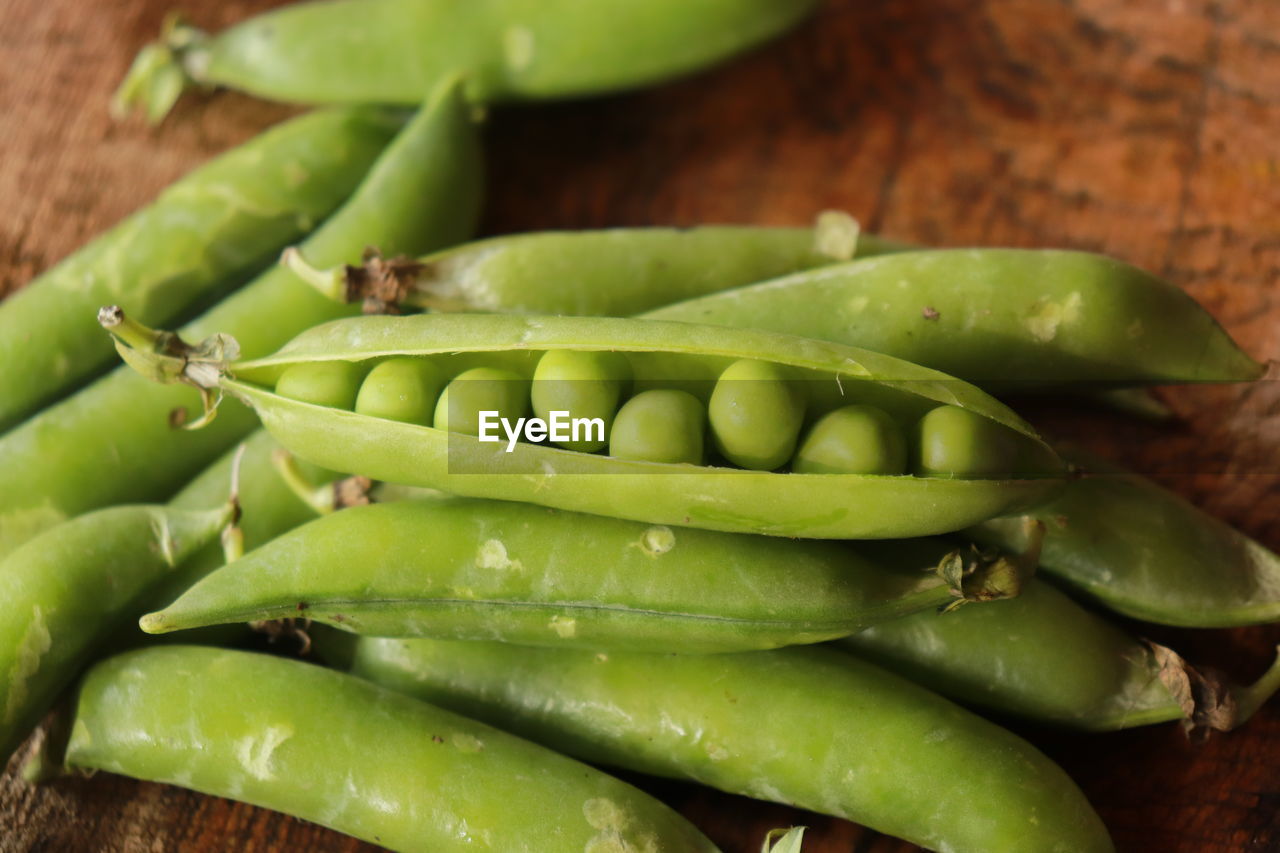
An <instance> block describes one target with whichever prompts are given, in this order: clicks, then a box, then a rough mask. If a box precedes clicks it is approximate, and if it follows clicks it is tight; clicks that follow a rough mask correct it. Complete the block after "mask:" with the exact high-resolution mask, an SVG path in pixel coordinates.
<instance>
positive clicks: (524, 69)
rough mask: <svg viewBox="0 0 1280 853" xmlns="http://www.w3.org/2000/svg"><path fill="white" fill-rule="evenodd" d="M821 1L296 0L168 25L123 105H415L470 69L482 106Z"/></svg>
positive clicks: (639, 82) (591, 89)
mask: <svg viewBox="0 0 1280 853" xmlns="http://www.w3.org/2000/svg"><path fill="white" fill-rule="evenodd" d="M814 5H815V2H814V0H693V2H690V0H651V2H648V3H633V2H629V0H496V2H484V3H475V2H463V3H459V2H450V0H360V1H359V2H357V0H336V2H334V0H331V2H311V3H295V4H293V5H290V6H286V7H284V8H281V9H277V10H274V11H271V12H267V13H265V14H262V15H258V16H256V17H253V18H250V19H248V20H246V21H242V22H241V23H239V24H237V25H235V26H233V27H231V28H230V29H227V30H225V31H223V32H222V33H219V34H217V35H213V36H210V35H208V34H206V33H204V32H201V31H200V30H197V29H195V28H193V27H191V26H188V25H186V24H185V23H183V22H181V21H180V20H176V19H170V20H169V21H168V22H167V23H166V25H165V30H164V32H163V34H162V36H161V40H160V41H159V42H158V43H155V44H151V45H148V46H147V47H146V48H144V49H143V50H142V52H141V53H139V55H138V58H137V59H136V60H135V61H134V64H133V67H132V68H131V69H130V70H129V74H128V76H127V77H126V78H125V80H124V82H123V83H122V84H121V85H120V88H119V90H118V91H117V92H116V100H115V103H114V107H115V109H116V111H117V112H123V111H125V110H127V109H129V108H131V107H133V106H135V105H136V106H139V107H141V108H142V109H144V110H145V111H146V113H147V115H148V117H149V118H150V119H151V121H153V122H155V121H159V120H160V119H161V118H163V117H164V115H165V114H166V113H167V112H168V111H169V109H170V108H171V107H172V106H173V103H174V102H175V101H176V100H177V99H178V97H179V95H181V93H182V91H183V89H185V88H189V87H191V86H226V87H229V88H232V89H239V90H242V91H245V92H250V93H252V94H254V95H258V96H260V97H264V98H270V99H272V100H277V101H291V102H296V103H307V104H351V103H357V104H358V103H382V104H387V103H397V104H416V103H417V102H418V101H419V100H420V99H421V97H422V93H423V92H425V91H427V90H429V89H430V88H431V87H432V86H434V85H436V84H437V83H438V82H439V81H440V80H441V79H442V78H444V77H446V76H448V75H451V74H454V73H457V72H461V73H465V74H466V75H467V76H468V77H469V86H470V88H471V90H472V91H471V94H472V97H473V98H475V99H477V100H479V101H484V102H492V101H511V100H530V99H545V98H564V97H580V96H583V95H593V94H597V93H602V92H610V91H615V90H619V89H630V88H635V87H638V86H646V85H652V84H654V83H659V82H662V81H664V80H667V79H669V78H672V77H676V76H679V75H681V74H685V73H688V72H691V71H696V70H698V69H701V68H704V67H706V66H708V65H712V64H715V63H717V62H720V61H721V60H724V59H726V58H728V57H729V56H732V55H733V54H735V53H739V52H741V51H743V50H745V49H747V48H750V47H753V46H755V45H757V44H759V43H761V42H763V41H766V40H768V39H770V38H773V37H774V36H776V35H778V34H779V33H781V32H783V31H785V30H787V29H788V28H790V27H791V26H792V25H794V24H795V23H796V22H798V21H799V20H800V19H801V18H803V17H804V16H806V15H807V14H808V13H809V12H810V11H811V10H812V9H813V7H814Z"/></svg>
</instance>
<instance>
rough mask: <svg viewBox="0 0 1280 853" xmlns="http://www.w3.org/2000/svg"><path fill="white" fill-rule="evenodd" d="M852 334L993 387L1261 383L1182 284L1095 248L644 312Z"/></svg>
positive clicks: (830, 281)
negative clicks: (1185, 291)
mask: <svg viewBox="0 0 1280 853" xmlns="http://www.w3.org/2000/svg"><path fill="white" fill-rule="evenodd" d="M645 316H647V317H650V318H654V319H661V320H681V321H685V322H693V323H706V324H710V325H717V326H722V325H723V326H738V327H754V328H760V329H768V330H770V331H776V332H784V333H787V334H796V335H803V336H805V337H811V338H818V339H820V340H830V341H836V342H839V343H848V344H855V345H857V346H860V347H865V348H867V349H870V350H875V351H877V352H883V353H886V354H888V355H893V356H897V357H898V358H902V359H906V360H907V361H912V362H916V363H918V364H922V365H925V366H926V367H932V368H934V369H936V370H941V371H943V372H945V373H949V374H951V375H953V376H958V377H960V378H962V379H966V380H968V381H970V382H973V383H975V384H977V385H979V386H981V387H983V388H991V389H999V390H1002V391H1003V390H1010V391H1017V390H1035V389H1037V388H1044V387H1055V386H1057V387H1061V386H1062V385H1064V384H1069V383H1093V384H1095V385H1097V386H1115V385H1131V384H1151V383H1170V382H1223V381H1243V380H1251V379H1257V378H1258V377H1259V376H1261V375H1262V370H1263V368H1262V366H1261V365H1259V364H1258V363H1257V362H1255V361H1254V360H1253V359H1251V358H1249V357H1248V356H1247V355H1245V353H1243V352H1242V351H1241V350H1240V348H1239V347H1237V346H1236V344H1235V342H1234V341H1232V340H1231V337H1230V336H1229V335H1228V334H1227V333H1226V332H1225V331H1224V330H1223V329H1222V327H1221V326H1219V325H1218V323H1217V321H1215V320H1214V319H1213V318H1212V317H1211V316H1210V315H1209V314H1208V313H1207V312H1206V311H1205V310H1204V309H1203V308H1201V307H1200V306H1199V305H1198V304H1196V302H1195V300H1193V299H1192V298H1191V297H1189V296H1188V295H1187V294H1186V293H1184V292H1183V291H1182V290H1181V289H1179V288H1177V287H1174V286H1173V285H1170V284H1168V283H1167V282H1164V281H1162V280H1160V279H1158V278H1156V277H1154V276H1152V275H1150V274H1148V273H1146V272H1143V271H1142V270H1139V269H1137V268H1136V267H1132V266H1129V265H1128V264H1125V263H1122V262H1120V261H1117V260H1114V259H1112V258H1107V257H1104V256H1102V255H1094V254H1089V253H1086V252H1068V251H1058V250H1042V249H1037V250H1029V249H944V250H928V251H914V252H901V253H894V254H886V255H881V256H877V257H872V258H867V259H865V260H855V261H852V262H849V263H846V264H840V265H836V266H829V267H824V268H821V269H816V270H810V271H808V272H802V273H797V274H795V275H792V276H789V277H786V278H781V279H777V280H775V281H770V282H762V283H760V284H755V285H752V286H750V287H745V288H739V289H736V290H732V291H728V292H724V293H717V294H711V295H709V296H704V297H701V298H699V299H693V300H690V301H687V302H683V303H678V304H676V305H670V306H666V307H663V308H659V309H657V310H656V311H651V312H650V313H649V314H647V315H645Z"/></svg>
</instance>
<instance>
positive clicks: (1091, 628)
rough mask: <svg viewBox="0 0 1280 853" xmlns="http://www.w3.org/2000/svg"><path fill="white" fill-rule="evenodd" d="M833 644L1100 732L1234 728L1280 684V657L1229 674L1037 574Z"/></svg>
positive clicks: (946, 545)
mask: <svg viewBox="0 0 1280 853" xmlns="http://www.w3.org/2000/svg"><path fill="white" fill-rule="evenodd" d="M953 547H954V543H951V542H948V541H943V540H924V539H920V540H904V541H902V542H868V543H865V544H864V545H863V546H862V549H861V550H862V553H864V554H865V555H867V556H868V557H870V558H871V559H874V560H876V561H878V562H880V563H882V564H885V563H889V564H892V563H893V562H895V561H896V562H901V563H904V564H906V565H927V564H928V563H927V561H929V560H936V559H939V558H941V557H942V555H944V554H946V553H947V552H948V551H949V550H950V549H951V548H953ZM835 645H836V647H838V648H840V649H842V650H848V651H850V652H852V653H854V654H856V655H858V656H859V657H863V658H865V659H867V660H870V661H871V662H873V663H876V664H878V665H880V666H883V667H885V668H886V669H889V670H891V671H893V672H896V673H897V674H899V675H902V676H905V677H907V678H910V679H911V680H912V681H915V682H917V683H919V684H923V685H925V686H926V687H928V688H930V689H931V690H936V691H938V692H939V693H942V694H944V695H946V696H949V697H951V698H952V699H955V700H957V701H960V702H965V703H970V704H973V705H978V706H980V707H984V708H989V709H992V710H995V711H997V712H999V713H1004V714H1015V715H1018V716H1023V717H1028V718H1030V719H1034V720H1041V721H1044V722H1049V723H1053V724H1056V725H1062V726H1068V727H1071V728H1080V729H1090V730H1095V731H1106V730H1111V729H1122V728H1130V727H1132V726H1143V725H1148V724H1151V723H1160V722H1165V721H1168V720H1184V721H1186V722H1187V724H1189V725H1195V726H1201V727H1204V728H1211V729H1218V730H1223V731H1225V730H1229V729H1232V728H1235V727H1236V726H1238V725H1241V724H1242V723H1244V722H1245V721H1246V720H1247V719H1248V718H1249V717H1250V716H1251V715H1252V714H1253V713H1254V711H1256V710H1257V709H1258V708H1259V707H1260V706H1261V705H1262V703H1263V702H1264V701H1266V700H1267V699H1268V698H1269V697H1270V696H1271V695H1272V694H1273V693H1274V692H1275V690H1276V689H1277V688H1278V687H1280V663H1277V664H1273V665H1272V667H1271V668H1270V670H1268V672H1267V673H1266V674H1265V675H1264V676H1263V677H1262V678H1261V679H1260V680H1259V681H1258V682H1257V683H1256V684H1254V685H1252V686H1249V687H1242V686H1238V685H1233V684H1229V683H1227V682H1226V681H1225V680H1224V679H1223V678H1222V677H1221V676H1220V675H1218V674H1217V673H1214V672H1212V671H1209V670H1204V671H1201V670H1199V669H1197V668H1196V667H1194V666H1191V665H1189V664H1187V663H1186V662H1185V661H1183V660H1182V658H1181V657H1179V656H1178V655H1177V654H1176V653H1175V652H1173V651H1172V650H1170V649H1168V648H1165V647H1163V646H1158V645H1156V644H1154V643H1150V642H1145V641H1142V640H1139V639H1138V638H1136V637H1134V636H1133V635H1132V634H1130V633H1129V632H1127V631H1125V630H1123V629H1122V628H1120V627H1118V626H1116V625H1113V624H1112V623H1111V622H1109V621H1107V620H1106V619H1105V618H1103V617H1102V616H1100V615H1099V614H1097V613H1094V612H1093V611H1091V610H1088V609H1086V608H1084V607H1082V606H1080V605H1079V604H1077V603H1076V602H1075V601H1073V600H1072V599H1071V598H1069V597H1068V596H1067V595H1066V594H1064V593H1062V592H1061V591H1059V590H1058V589H1056V588H1054V587H1053V586H1052V585H1050V584H1048V583H1045V582H1043V581H1039V580H1035V579H1032V580H1029V581H1028V582H1027V583H1026V584H1025V585H1023V586H1022V588H1021V592H1020V594H1019V595H1018V598H1017V600H1016V601H1012V600H1010V601H1007V602H1003V601H1002V602H999V603H998V604H993V605H991V606H990V607H981V608H969V607H963V608H960V609H959V611H958V612H956V613H950V614H947V615H946V616H945V618H936V617H935V615H934V614H928V613H921V614H915V615H911V616H907V617H905V618H902V619H895V620H893V621H886V622H883V623H880V624H878V625H875V626H873V627H870V628H867V629H865V630H863V631H860V632H858V633H857V634H853V635H851V636H849V637H846V638H845V639H843V640H840V641H839V642H838V643H836V644H835Z"/></svg>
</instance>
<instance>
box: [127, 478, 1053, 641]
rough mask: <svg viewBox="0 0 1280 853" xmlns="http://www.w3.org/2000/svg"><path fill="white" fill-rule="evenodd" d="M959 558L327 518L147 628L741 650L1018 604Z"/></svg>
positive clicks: (420, 506)
mask: <svg viewBox="0 0 1280 853" xmlns="http://www.w3.org/2000/svg"><path fill="white" fill-rule="evenodd" d="M373 543H377V544H376V545H374V544H373ZM423 543H428V544H427V545H425V546H424V544H423ZM951 553H952V552H946V553H942V554H938V555H937V559H935V560H934V561H933V563H932V565H936V566H938V567H939V570H938V571H935V572H930V571H928V570H927V569H928V565H915V564H901V565H896V566H892V567H882V566H881V565H878V564H877V563H876V562H874V561H872V560H867V559H865V558H864V557H862V556H860V555H859V553H858V552H857V551H855V550H854V547H853V546H852V545H851V544H850V543H844V542H822V541H811V540H810V541H800V542H788V541H785V540H782V539H774V538H767V537H758V536H748V535H743V534H733V533H721V532H716V531H709V530H685V529H682V530H672V529H671V528H670V527H666V526H664V525H647V524H644V523H641V522H634V521H622V520H619V519H612V518H602V517H600V516H592V515H581V514H578V513H570V512H560V511H556V510H547V509H544V508H542V507H535V506H531V505H529V504H519V503H512V502H509V501H483V500H468V499H458V498H424V499H419V500H408V501H401V502H396V503H386V504H373V505H370V506H362V507H353V508H351V509H346V510H343V511H342V512H338V513H335V514H332V515H327V516H324V517H322V518H319V519H316V520H315V521H312V522H310V523H308V524H306V525H304V526H302V527H300V528H299V529H297V530H295V531H293V532H291V533H287V534H285V535H283V536H281V537H280V538H278V539H276V540H274V541H272V542H269V543H267V544H266V545H264V546H263V547H261V548H259V549H257V550H255V551H252V552H250V553H249V554H247V555H246V556H244V557H243V558H241V559H239V560H237V561H235V562H233V563H230V564H228V565H226V566H224V567H222V568H220V569H218V570H217V571H215V572H213V573H212V574H210V575H208V576H207V577H205V578H204V579H203V580H201V581H200V582H199V583H197V584H196V585H195V586H193V587H191V588H190V589H189V590H187V591H186V592H185V593H184V594H183V595H181V597H179V598H178V599H177V600H176V601H174V602H173V603H172V604H170V605H169V606H168V607H166V608H164V609H163V610H161V611H159V612H157V613H151V614H148V615H147V616H144V617H143V619H142V623H141V624H142V627H143V629H144V630H146V631H149V632H152V633H163V632H168V631H175V630H180V629H185V628H197V627H201V626H205V625H214V624H223V623H232V622H250V621H262V620H269V619H288V618H293V617H305V618H307V619H311V620H314V621H318V622H321V623H324V624H328V625H332V626H334V627H337V628H342V629H344V630H347V631H351V632H354V633H357V634H364V635H367V636H377V637H434V638H437V639H455V640H501V641H504V642H510V643H518V644H521V645H532V646H561V647H585V648H596V649H625V650H631V651H651V652H678V653H686V654H694V653H708V652H728V651H747V650H751V649H766V648H776V647H778V646H784V645H792V644H799V643H815V642H820V641H822V640H827V639H832V638H835V637H842V636H845V635H847V634H850V633H852V632H854V631H856V630H858V629H860V628H863V627H865V626H867V625H871V624H876V623H879V622H883V621H885V620H888V619H894V618H896V617H899V616H901V615H903V614H907V613H912V612H915V611H917V610H921V609H924V608H934V609H936V608H938V607H941V606H947V605H949V604H950V603H952V602H957V601H959V600H989V599H994V598H1002V597H1005V596H1006V595H1011V594H1016V593H1017V590H1018V587H1019V586H1020V585H1021V577H1020V574H1019V568H1018V567H1016V566H1014V565H1013V564H1012V562H1004V563H1002V564H1000V565H992V566H977V565H975V566H973V567H972V568H973V571H972V572H969V573H965V574H963V575H962V576H960V577H950V576H948V574H947V571H946V569H947V567H948V566H949V565H950V559H949V558H950V554H951ZM1032 566H1033V567H1034V563H1032ZM1006 569H1007V571H1006Z"/></svg>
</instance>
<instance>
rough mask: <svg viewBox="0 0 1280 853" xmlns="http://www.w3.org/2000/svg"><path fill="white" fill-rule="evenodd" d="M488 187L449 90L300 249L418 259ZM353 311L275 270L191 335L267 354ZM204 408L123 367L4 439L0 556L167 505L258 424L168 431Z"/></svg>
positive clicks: (455, 230)
mask: <svg viewBox="0 0 1280 853" xmlns="http://www.w3.org/2000/svg"><path fill="white" fill-rule="evenodd" d="M480 184H481V163H480V159H479V151H478V142H477V139H476V134H475V127H474V123H473V120H472V118H471V116H470V114H469V111H468V109H467V107H466V105H465V104H464V103H463V102H462V100H461V97H460V92H459V91H458V88H457V86H456V85H451V84H446V85H444V86H442V87H441V88H440V89H439V90H438V91H437V92H436V93H435V94H434V95H433V96H432V98H431V99H429V101H428V102H427V104H426V105H425V106H424V107H423V109H422V111H421V112H420V113H419V114H418V115H417V116H416V117H415V118H414V119H413V120H412V121H411V122H409V124H408V125H406V127H405V128H404V130H402V131H401V133H400V134H399V136H397V138H396V139H395V140H394V141H393V142H392V143H391V144H390V145H389V146H388V147H387V149H386V151H385V152H384V153H383V155H382V156H381V157H380V158H379V160H378V162H377V163H376V164H375V165H374V167H373V169H372V170H371V171H370V172H369V174H368V175H367V176H366V178H365V179H364V181H363V182H362V184H361V185H360V188H359V189H358V190H357V191H356V193H355V195H354V196H353V197H352V198H351V199H350V200H348V201H347V203H346V204H345V205H344V206H343V207H342V208H341V209H340V210H339V211H338V212H337V213H336V214H334V216H333V217H331V218H330V219H329V220H327V221H326V222H325V224H324V225H323V226H321V227H320V228H319V229H318V230H317V231H316V232H315V233H314V234H313V235H312V236H311V237H310V238H309V239H308V240H307V242H306V243H305V244H304V246H303V251H304V252H305V253H306V255H307V257H308V258H310V259H311V260H313V261H315V262H317V263H326V264H336V263H341V262H343V261H355V260H357V259H358V258H359V257H360V255H361V253H362V252H363V251H364V249H365V247H366V246H368V245H370V244H378V245H382V246H385V247H388V249H389V250H391V251H397V252H422V251H426V250H428V249H430V248H432V247H435V246H441V245H447V244H450V243H453V242H456V241H458V240H460V239H463V238H464V237H465V236H466V235H467V233H468V232H469V230H470V228H471V227H472V225H473V223H474V222H475V218H476V215H477V212H478V208H479V202H480V199H479V195H480ZM391 247H394V248H391ZM347 312H348V309H346V308H345V307H343V306H338V305H334V304H333V303H332V302H330V301H329V300H327V299H324V298H323V297H321V296H319V295H318V294H316V293H315V292H314V291H313V290H312V289H311V288H309V287H307V286H306V285H304V284H302V283H300V282H299V281H297V279H296V278H295V277H294V276H293V274H292V273H290V272H289V271H288V270H285V269H281V268H279V267H277V268H275V269H273V270H271V271H269V272H267V273H266V274H264V275H263V276H261V277H259V278H258V279H257V280H256V281H254V282H253V283H252V284H249V285H247V286H246V287H244V288H242V289H241V290H240V291H239V292H238V293H236V294H234V295H233V296H231V297H229V298H228V299H226V300H224V301H223V302H222V303H221V304H219V305H218V306H217V307H215V308H214V309H212V310H211V311H209V312H207V313H206V314H204V315H203V316H202V317H200V318H198V319H197V320H195V321H193V322H192V323H190V324H189V325H187V326H186V327H185V329H184V334H187V335H189V336H191V337H192V338H202V337H204V336H206V335H209V334H212V333H214V332H222V331H226V332H230V333H233V334H234V335H235V336H236V339H237V340H238V341H239V344H240V346H241V347H242V348H243V351H244V352H245V353H265V352H270V351H271V350H272V349H273V348H275V347H278V346H279V345H280V344H281V343H283V342H284V341H285V340H287V338H288V337H289V336H290V335H292V334H295V333H297V332H298V331H300V330H302V329H305V328H307V327H309V326H314V325H316V324H317V323H321V322H323V321H325V320H330V319H333V318H334V317H337V316H341V315H343V314H344V313H347ZM198 405H199V397H198V395H197V394H196V393H195V392H194V391H192V390H191V389H189V388H182V387H180V386H174V387H171V388H159V387H155V386H153V385H151V384H150V383H147V382H145V381H141V380H140V378H139V377H137V376H134V375H133V373H132V372H131V371H128V370H116V371H115V372H113V373H111V374H110V375H108V376H106V377H103V378H102V379H101V380H99V381H98V382H96V383H94V384H93V385H91V386H89V387H87V388H85V389H82V390H81V391H80V392H78V393H76V394H74V395H72V396H71V397H69V398H68V399H67V400H64V401H63V402H61V403H60V404H58V405H56V406H53V407H51V408H49V409H47V410H46V411H44V412H42V413H41V414H40V415H38V416H37V417H35V418H32V419H31V420H30V421H28V422H27V423H25V424H23V425H22V426H20V427H19V428H17V429H15V430H13V431H11V432H9V433H8V434H6V435H5V436H3V437H0V483H4V484H5V488H4V489H3V490H2V491H0V554H3V553H4V552H6V551H7V550H8V549H9V548H12V547H13V546H14V545H16V544H17V543H19V542H21V541H23V540H24V539H26V538H28V537H29V536H31V535H32V534H33V533H35V532H37V531H39V530H40V529H43V528H45V527H48V526H50V525H52V524H56V523H58V522H59V521H62V520H64V519H66V518H67V517H70V516H72V515H75V514H78V513H81V512H85V511H87V510H90V509H94V508H95V507H99V506H104V505H108V504H112V503H122V502H127V501H139V500H154V499H157V498H163V497H165V496H166V495H167V494H169V493H170V492H172V491H173V490H175V489H177V488H179V487H180V486H181V485H182V483H183V482H185V481H186V480H187V479H189V478H190V477H191V476H193V475H194V474H195V473H197V472H198V471H199V470H200V469H201V468H202V467H204V466H205V465H206V464H208V463H209V462H211V461H212V460H213V459H214V458H215V457H216V456H217V455H218V454H220V453H222V452H223V451H225V450H226V449H227V448H228V447H230V446H231V445H232V444H234V443H235V442H236V441H237V440H238V439H240V438H241V437H243V436H244V435H247V434H248V433H249V432H250V431H251V430H252V429H253V427H254V424H255V421H254V418H253V416H252V413H250V412H249V411H247V410H245V409H243V408H242V407H240V406H238V405H233V406H228V407H224V411H223V412H222V415H223V417H221V418H219V419H218V423H216V424H213V425H211V427H210V428H208V429H205V430H200V431H194V432H184V431H180V430H173V429H171V428H170V426H169V418H170V414H171V412H173V411H174V410H175V409H190V408H195V407H197V406H198ZM88 471H92V472H93V475H92V476H85V472H88Z"/></svg>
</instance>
